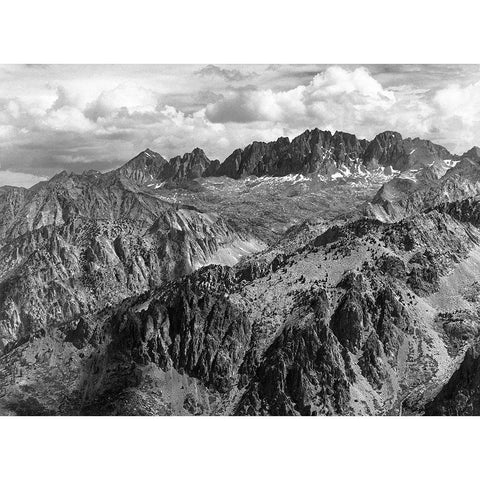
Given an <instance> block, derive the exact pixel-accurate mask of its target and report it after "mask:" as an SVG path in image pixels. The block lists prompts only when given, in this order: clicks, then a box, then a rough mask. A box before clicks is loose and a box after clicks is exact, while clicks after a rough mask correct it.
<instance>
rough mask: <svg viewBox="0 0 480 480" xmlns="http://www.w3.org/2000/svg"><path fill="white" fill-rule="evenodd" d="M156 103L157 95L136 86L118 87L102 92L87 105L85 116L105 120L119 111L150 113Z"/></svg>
mask: <svg viewBox="0 0 480 480" xmlns="http://www.w3.org/2000/svg"><path fill="white" fill-rule="evenodd" d="M157 103H158V94H157V93H155V92H153V91H151V90H148V89H146V88H143V87H139V86H137V85H119V86H118V87H116V88H113V89H111V90H107V91H104V92H102V93H101V94H100V95H99V97H98V98H96V99H95V101H93V102H92V103H90V104H89V105H87V107H86V109H85V114H86V116H87V117H88V118H90V119H92V120H95V121H96V120H98V118H100V117H101V118H107V117H109V116H111V115H113V114H115V113H116V112H118V111H119V110H120V109H126V110H128V111H129V112H141V113H144V112H152V111H154V110H155V108H156V105H157Z"/></svg>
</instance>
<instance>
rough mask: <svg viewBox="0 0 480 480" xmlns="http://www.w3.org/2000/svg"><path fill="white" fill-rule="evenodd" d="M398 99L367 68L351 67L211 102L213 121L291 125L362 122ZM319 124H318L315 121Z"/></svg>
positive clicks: (241, 91) (330, 70) (231, 95)
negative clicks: (290, 85) (292, 84)
mask: <svg viewBox="0 0 480 480" xmlns="http://www.w3.org/2000/svg"><path fill="white" fill-rule="evenodd" d="M394 103H395V94H394V92H393V91H389V90H385V89H384V88H383V87H382V85H381V84H380V83H379V82H377V81H376V80H375V79H374V78H372V77H371V76H370V74H369V73H368V71H367V70H365V69H364V68H357V69H355V70H353V71H348V70H346V69H343V68H340V67H331V68H328V69H327V70H326V71H325V72H323V73H320V74H317V75H315V77H314V78H313V79H312V80H311V82H310V83H309V84H308V85H306V86H298V87H296V88H293V89H290V90H286V91H278V92H274V91H272V90H270V89H267V90H258V89H249V88H244V89H238V90H235V91H232V92H231V93H230V94H229V95H227V96H225V97H224V98H223V99H222V100H220V101H219V102H216V103H213V104H210V105H208V106H207V109H206V114H207V118H208V119H209V120H211V121H212V122H220V123H226V122H238V123H246V122H253V121H261V120H263V121H271V122H287V124H288V125H289V126H291V127H295V126H300V125H304V124H306V123H307V122H320V123H321V124H324V125H325V124H329V125H330V124H334V123H335V121H337V122H338V121H339V120H340V122H341V123H342V124H344V123H346V122H345V120H346V119H348V118H350V119H351V120H353V121H354V122H361V121H362V120H363V119H364V117H369V116H372V113H374V112H377V111H378V110H387V109H389V108H390V107H391V106H392V105H393V104H394ZM315 125H316V124H315Z"/></svg>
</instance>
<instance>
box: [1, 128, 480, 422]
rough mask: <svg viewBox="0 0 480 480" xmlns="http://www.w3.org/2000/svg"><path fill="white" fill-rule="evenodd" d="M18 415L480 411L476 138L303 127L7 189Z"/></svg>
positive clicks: (5, 268)
mask: <svg viewBox="0 0 480 480" xmlns="http://www.w3.org/2000/svg"><path fill="white" fill-rule="evenodd" d="M0 355H1V357H0V413H1V414H3V415H478V414H480V149H479V148H478V147H474V148H472V149H471V150H469V151H467V152H465V153H464V154H462V155H454V154H452V153H450V152H449V151H448V150H447V149H446V148H444V147H442V146H440V145H436V144H434V143H432V142H430V141H428V140H422V139H420V138H413V139H412V138H403V137H402V135H401V134H399V133H397V132H393V131H386V132H383V133H380V134H378V135H377V136H375V138H373V139H371V140H365V139H359V138H357V137H356V136H355V135H353V134H350V133H344V132H335V133H333V134H332V133H331V132H329V131H322V130H319V129H313V130H307V131H305V132H304V133H302V134H301V135H299V136H297V137H296V138H294V139H292V140H290V139H289V138H278V140H276V141H273V142H269V143H266V142H253V143H252V144H250V145H247V146H246V147H245V148H242V149H237V150H235V151H233V152H232V153H231V154H230V155H229V156H228V157H227V158H225V159H222V161H219V160H216V159H210V158H208V157H207V155H206V154H205V152H204V151H202V150H201V149H199V148H195V149H194V150H193V151H192V152H189V153H185V154H183V155H178V156H175V157H173V158H171V159H166V158H164V157H163V156H162V155H161V154H160V153H156V152H154V151H152V150H150V149H147V150H145V151H143V152H141V153H139V154H138V155H137V156H136V157H134V158H132V159H131V160H130V161H128V162H127V163H125V164H124V165H123V166H121V167H120V168H118V169H116V170H111V171H107V172H104V173H101V172H99V171H93V170H89V171H85V172H84V173H82V174H78V173H69V172H67V171H62V172H60V173H58V174H57V175H55V176H54V177H53V178H51V179H50V180H47V181H42V182H40V183H37V184H36V185H34V186H33V187H31V188H28V189H27V188H22V187H13V186H3V187H0Z"/></svg>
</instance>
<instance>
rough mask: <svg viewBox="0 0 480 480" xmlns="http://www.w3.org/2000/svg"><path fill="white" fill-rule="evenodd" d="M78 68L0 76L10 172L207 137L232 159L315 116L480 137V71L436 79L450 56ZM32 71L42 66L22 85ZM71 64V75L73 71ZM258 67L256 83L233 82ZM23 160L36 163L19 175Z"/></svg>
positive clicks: (463, 140) (439, 136) (2, 147)
mask: <svg viewBox="0 0 480 480" xmlns="http://www.w3.org/2000/svg"><path fill="white" fill-rule="evenodd" d="M69 68H70V70H71V72H73V73H68V72H70V70H69ZM69 68H67V67H66V66H62V67H61V68H60V67H51V68H49V69H45V70H41V71H36V70H35V69H25V68H24V69H23V70H22V71H20V72H17V73H16V75H17V76H18V79H19V82H18V83H19V84H18V85H17V84H11V83H10V84H6V85H5V84H2V78H1V76H0V163H1V165H2V168H3V172H4V173H3V174H2V175H3V176H2V177H1V181H0V183H11V182H17V184H22V185H23V184H28V182H29V181H30V180H31V181H34V179H35V178H38V177H44V176H45V177H47V176H50V175H53V174H54V173H56V172H57V171H58V170H60V169H63V168H67V169H72V170H75V171H83V170H85V169H89V168H96V169H99V170H107V169H110V168H114V167H116V166H118V165H119V164H121V163H123V162H125V161H127V160H128V159H129V158H131V157H133V156H134V155H135V154H136V153H138V152H139V151H141V150H143V149H145V148H147V147H150V148H153V149H155V150H157V151H159V152H160V153H161V154H162V155H164V156H165V157H167V158H169V157H172V156H174V155H177V154H183V153H184V152H186V151H191V150H192V149H193V148H194V147H200V148H203V149H204V150H205V151H206V153H207V155H208V156H210V157H211V158H218V159H220V160H223V159H224V158H226V157H227V156H228V155H229V154H230V153H231V152H232V151H233V150H234V149H235V148H238V147H243V146H245V145H247V144H248V143H251V142H252V141H253V140H264V141H271V140H275V139H276V138H278V137H279V136H289V137H293V136H295V135H297V134H299V133H301V132H302V131H303V130H305V129H307V128H309V129H311V128H314V127H318V128H322V129H328V130H331V131H335V130H343V131H346V132H351V133H355V134H356V135H357V136H359V137H362V138H373V136H374V135H376V134H377V133H379V132H381V131H384V130H387V129H388V130H397V131H399V132H401V133H402V135H404V136H423V137H425V138H429V139H431V140H433V141H437V142H438V143H441V144H443V145H445V146H446V147H447V148H449V149H451V150H453V151H455V152H457V153H461V152H463V151H466V150H467V149H469V148H470V147H471V146H472V145H473V144H480V123H479V121H478V119H479V118H480V78H479V77H480V74H479V76H477V77H475V76H474V75H473V73H471V72H470V71H468V72H467V73H468V75H466V74H464V75H463V76H462V77H461V78H460V79H459V80H458V81H457V83H452V82H451V78H452V69H451V68H448V69H447V70H446V72H447V73H446V75H447V74H448V75H447V78H448V79H450V80H449V81H448V82H444V83H437V84H435V83H434V82H435V81H437V82H438V80H435V79H441V78H442V77H441V71H442V70H441V68H440V67H438V66H437V67H435V68H433V69H432V72H433V73H432V74H429V73H428V71H427V72H426V70H428V69H429V68H430V67H428V66H427V67H421V68H420V67H419V68H420V70H419V68H416V69H412V68H410V69H405V68H401V66H391V67H389V68H388V69H387V68H386V67H384V68H379V67H374V68H365V67H350V66H348V67H347V66H346V67H339V66H330V67H322V68H317V69H316V68H315V67H314V66H281V67H278V68H277V67H275V68H270V69H269V68H268V67H267V66H265V67H262V68H263V73H260V74H258V75H253V76H250V74H249V69H246V68H245V67H243V68H242V69H240V68H239V69H236V68H234V69H232V68H227V67H217V66H208V67H204V68H203V69H201V70H200V71H199V70H198V69H197V70H195V67H194V66H190V67H188V68H187V67H185V69H183V67H176V68H177V69H178V72H177V73H175V71H172V70H171V67H169V68H170V70H168V75H167V80H165V78H162V81H161V82H159V83H158V84H155V82H154V80H153V77H154V75H153V74H152V73H151V72H149V71H147V70H145V69H144V70H141V71H139V72H137V71H136V70H134V71H135V72H137V73H135V75H137V77H136V78H134V77H133V74H132V77H131V78H129V77H128V75H127V74H126V73H125V72H127V73H128V71H129V67H128V66H125V67H123V68H122V69H121V70H120V69H119V70H118V71H117V70H115V69H114V68H113V67H112V70H109V68H110V67H107V66H105V67H103V68H104V69H105V71H106V72H107V73H108V72H110V73H111V74H112V72H114V71H117V74H116V75H117V76H115V75H113V74H112V76H111V77H109V76H108V75H106V74H105V75H101V74H100V73H101V69H100V68H99V67H98V66H95V67H92V68H94V70H93V72H94V73H95V74H94V75H93V74H92V75H91V79H90V78H86V77H81V78H80V77H79V75H85V73H84V72H85V71H87V72H88V68H87V67H82V68H79V67H75V66H70V67H69ZM132 68H133V67H132ZM135 68H137V69H138V68H139V67H135ZM145 68H146V67H145ZM251 68H252V69H255V71H256V72H262V68H261V67H260V66H252V67H251ZM58 69H60V70H58ZM33 70H35V71H33ZM25 71H28V72H27V73H28V74H30V72H31V77H29V79H28V82H27V80H25V82H26V83H25V84H24V85H23V88H21V87H22V85H21V81H22V75H24V74H25V73H24V72H25ZM396 71H399V72H400V73H401V75H399V76H398V78H397V77H396V76H395V72H396ZM59 72H60V73H59ZM65 72H67V73H68V74H69V75H71V78H64V79H63V81H62V77H61V75H64V74H65ZM419 72H420V73H419ZM55 73H57V74H58V75H59V77H58V78H51V76H52V75H55ZM154 73H155V72H154ZM120 74H121V77H118V75H120ZM420 74H421V75H420ZM419 75H420V77H419ZM469 75H470V76H469ZM472 75H473V76H472ZM39 76H40V78H41V81H39V80H38V79H37V77H39ZM117 77H118V78H117ZM200 77H201V78H200ZM247 77H248V78H249V82H248V85H242V86H241V87H239V86H238V84H237V85H236V86H232V85H230V84H228V82H236V81H240V80H246V79H247ZM470 77H471V81H467V80H468V78H470ZM10 78H11V75H10ZM15 78H17V77H15ZM417 78H420V80H418V81H417V80H416V79H417ZM426 78H428V83H425V82H426V81H425V79H426ZM142 79H148V82H147V81H143V82H142ZM380 79H383V80H382V81H380ZM399 79H400V80H399ZM218 80H219V81H218ZM186 92H188V93H186ZM17 170H18V171H21V172H24V173H22V174H19V176H18V177H14V176H12V174H13V173H14V172H16V171H17ZM5 172H8V173H5ZM25 174H30V175H31V176H32V178H31V179H30V180H29V179H28V178H27V177H22V175H25ZM7 176H8V177H7Z"/></svg>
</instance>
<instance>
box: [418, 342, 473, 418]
mask: <svg viewBox="0 0 480 480" xmlns="http://www.w3.org/2000/svg"><path fill="white" fill-rule="evenodd" d="M425 414H426V415H480V349H479V346H478V344H476V345H474V346H472V347H470V348H469V349H468V350H467V352H466V354H465V358H464V359H463V361H462V363H461V364H460V366H459V368H458V370H457V371H455V372H454V374H453V375H452V377H451V378H450V379H449V381H448V382H447V384H446V385H445V386H444V387H443V388H442V390H441V391H440V393H439V394H438V395H437V396H436V397H435V398H434V399H433V400H432V401H431V402H430V403H428V404H427V405H426V407H425Z"/></svg>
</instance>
